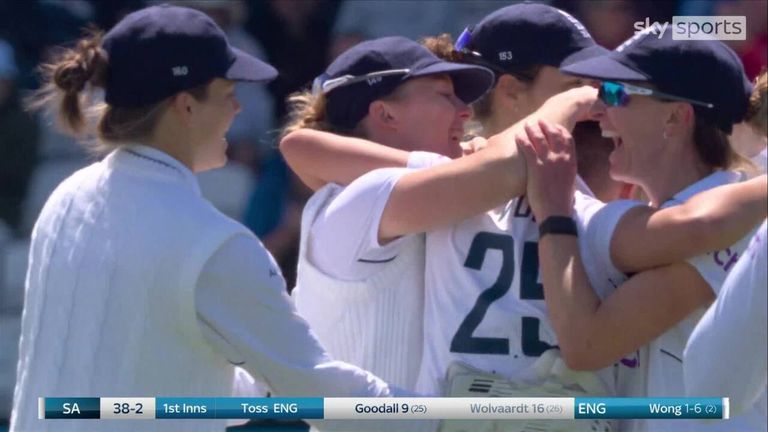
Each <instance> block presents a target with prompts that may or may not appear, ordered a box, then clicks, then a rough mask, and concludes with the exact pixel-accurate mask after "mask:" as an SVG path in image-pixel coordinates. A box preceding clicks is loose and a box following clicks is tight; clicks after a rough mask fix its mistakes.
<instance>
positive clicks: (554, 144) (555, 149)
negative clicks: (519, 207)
mask: <svg viewBox="0 0 768 432" xmlns="http://www.w3.org/2000/svg"><path fill="white" fill-rule="evenodd" d="M524 129H525V132H524V133H523V132H520V133H518V134H517V135H516V136H515V142H516V143H517V146H518V149H519V150H520V152H521V153H522V154H523V156H524V158H525V163H526V166H527V170H528V186H527V189H528V191H527V197H528V202H529V204H530V205H531V209H532V210H533V213H534V215H535V216H536V220H538V221H544V220H545V219H546V218H548V217H549V216H571V214H572V213H573V194H574V191H575V182H576V151H575V148H574V144H573V137H572V136H571V134H570V132H568V130H566V129H565V128H564V127H562V126H560V125H555V124H552V123H549V122H546V121H544V120H539V121H538V122H536V123H527V124H526V125H525V128H524Z"/></svg>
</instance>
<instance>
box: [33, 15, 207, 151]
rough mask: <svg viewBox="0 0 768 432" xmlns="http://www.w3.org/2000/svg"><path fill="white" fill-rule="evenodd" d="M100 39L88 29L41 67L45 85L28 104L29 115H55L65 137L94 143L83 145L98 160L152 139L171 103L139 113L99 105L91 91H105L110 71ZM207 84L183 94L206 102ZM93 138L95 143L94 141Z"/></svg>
mask: <svg viewBox="0 0 768 432" xmlns="http://www.w3.org/2000/svg"><path fill="white" fill-rule="evenodd" d="M102 38H103V32H101V31H100V30H98V29H95V28H91V29H88V30H87V33H86V35H85V36H84V37H83V38H81V39H80V40H79V41H78V42H77V44H76V45H75V46H74V47H73V48H65V49H61V50H60V51H59V53H58V54H57V55H56V56H55V57H54V59H53V60H52V61H51V62H49V63H44V64H42V65H41V66H40V71H41V74H42V76H43V85H42V87H41V88H40V90H38V91H36V92H35V93H33V94H32V95H31V96H30V97H29V98H28V99H27V100H26V107H27V109H29V110H39V109H46V110H48V111H50V112H52V113H54V114H55V118H56V123H57V125H58V126H59V128H60V129H62V130H63V131H64V132H65V133H68V134H70V135H73V136H75V137H79V138H90V139H85V140H82V143H83V145H85V146H86V148H87V149H88V150H89V151H90V152H91V153H92V154H94V155H96V156H99V155H104V154H106V153H108V152H110V151H112V150H113V149H114V148H115V147H117V145H118V144H119V143H124V142H136V141H143V140H146V139H148V138H149V137H150V136H151V134H152V132H153V131H154V129H155V127H156V126H157V123H158V122H159V121H160V118H161V117H162V115H163V113H164V112H165V108H166V107H167V105H168V104H167V102H168V100H169V99H170V98H166V99H165V100H162V101H160V102H155V103H152V104H149V105H145V106H142V107H137V108H120V107H114V106H111V105H109V104H107V103H103V102H99V103H95V102H94V101H93V99H92V98H93V90H94V89H96V88H105V87H106V83H107V72H108V68H109V59H108V56H107V53H106V51H104V49H103V48H102V47H101V42H102ZM208 84H209V83H206V84H204V85H201V86H199V87H195V88H193V89H188V90H185V91H186V92H188V93H190V94H192V96H193V97H195V98H196V99H198V100H204V99H205V98H206V97H207V90H208ZM94 126H95V127H94ZM94 129H95V130H94ZM94 135H95V137H96V138H97V139H93V138H94Z"/></svg>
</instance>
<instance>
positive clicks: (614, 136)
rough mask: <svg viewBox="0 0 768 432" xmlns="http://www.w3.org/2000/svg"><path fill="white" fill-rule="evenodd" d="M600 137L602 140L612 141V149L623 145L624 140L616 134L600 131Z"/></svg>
mask: <svg viewBox="0 0 768 432" xmlns="http://www.w3.org/2000/svg"><path fill="white" fill-rule="evenodd" d="M601 135H602V136H603V138H610V139H612V140H613V146H614V148H618V147H621V145H622V144H624V140H622V139H621V137H620V136H619V134H617V133H616V132H614V131H609V130H604V129H601Z"/></svg>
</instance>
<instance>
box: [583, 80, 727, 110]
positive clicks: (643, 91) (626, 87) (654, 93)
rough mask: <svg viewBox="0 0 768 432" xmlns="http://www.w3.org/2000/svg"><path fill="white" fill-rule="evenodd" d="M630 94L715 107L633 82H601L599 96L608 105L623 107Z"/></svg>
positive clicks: (627, 101) (627, 102)
mask: <svg viewBox="0 0 768 432" xmlns="http://www.w3.org/2000/svg"><path fill="white" fill-rule="evenodd" d="M630 95H641V96H651V97H655V98H657V99H662V100H668V101H679V102H688V103H689V104H691V105H698V106H701V107H705V108H714V107H715V106H714V105H713V104H711V103H707V102H702V101H697V100H695V99H688V98H685V97H682V96H675V95H671V94H668V93H664V92H660V91H658V90H651V89H649V88H645V87H638V86H634V85H632V84H627V83H623V82H615V81H603V82H602V83H601V84H600V90H599V91H598V93H597V97H598V98H599V99H600V100H601V101H603V103H605V104H606V105H608V106H612V107H623V106H627V104H629V96H630Z"/></svg>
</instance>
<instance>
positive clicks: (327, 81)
mask: <svg viewBox="0 0 768 432" xmlns="http://www.w3.org/2000/svg"><path fill="white" fill-rule="evenodd" d="M410 71H411V70H410V69H389V70H383V71H376V72H371V73H367V74H365V75H342V76H340V77H338V78H330V77H329V76H328V74H326V73H322V74H320V75H319V76H318V77H317V78H315V80H314V81H313V82H312V94H313V95H316V96H317V95H319V94H321V93H322V94H328V93H329V92H331V90H333V89H337V88H339V87H344V86H348V85H352V84H356V83H359V82H363V81H367V82H368V85H373V84H376V83H377V82H379V81H381V78H383V77H387V76H394V75H405V74H407V73H408V72H410Z"/></svg>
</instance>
